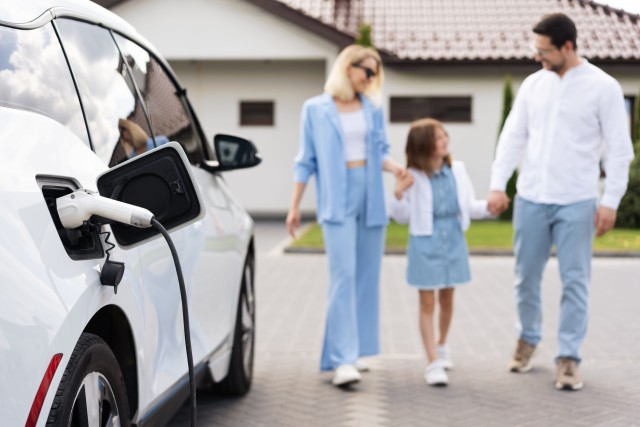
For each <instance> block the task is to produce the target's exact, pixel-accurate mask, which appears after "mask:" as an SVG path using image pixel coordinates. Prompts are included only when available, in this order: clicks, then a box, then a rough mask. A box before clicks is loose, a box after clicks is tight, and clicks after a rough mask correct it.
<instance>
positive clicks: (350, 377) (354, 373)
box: [331, 365, 362, 387]
mask: <svg viewBox="0 0 640 427" xmlns="http://www.w3.org/2000/svg"><path fill="white" fill-rule="evenodd" d="M361 379H362V376H360V372H358V370H357V369H356V367H355V366H354V365H340V366H338V369H336V370H335V373H334V375H333V379H332V380H331V383H332V384H333V385H335V386H338V387H343V386H347V385H349V384H354V383H357V382H359V381H360V380H361Z"/></svg>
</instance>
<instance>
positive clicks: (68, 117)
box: [0, 25, 89, 145]
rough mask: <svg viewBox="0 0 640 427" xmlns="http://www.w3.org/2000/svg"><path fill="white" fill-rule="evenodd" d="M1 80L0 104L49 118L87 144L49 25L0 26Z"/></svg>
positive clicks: (63, 59)
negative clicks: (25, 27) (30, 28)
mask: <svg viewBox="0 0 640 427" xmlns="http://www.w3.org/2000/svg"><path fill="white" fill-rule="evenodd" d="M0 82H1V83H0V105H4V106H8V107H12V108H17V109H21V110H28V111H33V112H35V113H38V114H42V115H44V116H47V117H50V118H52V119H53V120H55V121H57V122H59V123H61V124H62V125H64V126H65V127H67V128H68V129H69V130H71V132H73V133H74V134H76V135H77V136H78V137H79V138H80V139H81V140H82V141H83V142H84V143H85V144H87V145H89V136H88V134H87V127H86V126H85V123H84V119H83V117H82V110H81V108H80V102H79V101H78V97H77V95H76V90H75V88H74V86H73V80H72V78H71V73H70V72H69V68H68V67H67V62H66V60H65V58H64V53H63V52H62V48H61V47H60V43H58V38H57V37H56V34H55V32H54V30H53V27H52V26H51V25H46V26H44V27H41V28H38V29H35V30H15V29H11V28H5V27H0Z"/></svg>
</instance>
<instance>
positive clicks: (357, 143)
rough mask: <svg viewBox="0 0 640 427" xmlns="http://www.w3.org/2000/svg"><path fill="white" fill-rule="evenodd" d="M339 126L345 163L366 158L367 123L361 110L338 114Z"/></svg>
mask: <svg viewBox="0 0 640 427" xmlns="http://www.w3.org/2000/svg"><path fill="white" fill-rule="evenodd" d="M340 124H341V125H342V134H343V137H344V158H345V161H347V162H352V161H354V160H365V159H366V158H367V146H366V143H365V141H366V138H367V121H366V120H365V118H364V111H363V110H362V109H360V110H357V111H349V112H346V113H340Z"/></svg>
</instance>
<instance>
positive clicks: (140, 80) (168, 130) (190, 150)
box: [114, 34, 201, 163]
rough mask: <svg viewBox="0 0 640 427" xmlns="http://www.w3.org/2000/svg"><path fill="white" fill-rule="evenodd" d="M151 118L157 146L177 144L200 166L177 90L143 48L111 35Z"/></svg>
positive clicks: (195, 142)
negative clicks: (175, 142) (165, 143)
mask: <svg viewBox="0 0 640 427" xmlns="http://www.w3.org/2000/svg"><path fill="white" fill-rule="evenodd" d="M114 37H115V39H116V42H117V43H118V46H119V47H120V50H121V52H122V55H123V56H124V58H125V60H126V62H127V63H128V64H129V66H130V68H131V72H132V74H133V77H134V80H135V82H136V84H137V85H138V89H139V90H140V94H141V96H142V98H143V99H144V102H145V104H146V107H147V111H148V113H149V117H150V119H151V126H152V128H153V129H154V139H155V141H154V142H155V143H156V145H158V144H163V143H164V142H166V141H178V142H179V143H180V144H181V145H182V146H183V148H184V149H185V151H186V153H187V155H188V157H189V159H190V160H191V162H192V163H200V161H201V159H200V145H199V144H200V142H199V139H198V137H197V133H196V131H195V129H194V126H193V125H192V123H191V120H190V118H189V115H188V114H187V111H186V109H185V107H184V104H183V103H182V100H181V98H180V97H179V96H178V94H177V93H176V87H175V85H174V84H173V81H172V80H171V78H170V77H169V76H168V75H167V73H166V72H165V71H164V69H163V68H162V66H161V65H160V63H159V62H158V61H157V60H156V59H155V58H154V57H153V56H152V55H150V54H149V52H147V51H146V50H145V49H143V48H142V47H140V46H139V45H137V44H135V43H134V42H132V41H131V40H128V39H126V38H124V37H122V36H120V35H118V34H115V35H114Z"/></svg>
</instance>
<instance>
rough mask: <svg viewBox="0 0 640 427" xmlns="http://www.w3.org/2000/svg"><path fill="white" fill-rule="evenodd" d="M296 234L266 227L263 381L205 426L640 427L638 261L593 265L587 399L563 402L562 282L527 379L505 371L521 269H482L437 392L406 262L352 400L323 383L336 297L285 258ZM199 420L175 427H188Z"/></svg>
mask: <svg viewBox="0 0 640 427" xmlns="http://www.w3.org/2000/svg"><path fill="white" fill-rule="evenodd" d="M285 238H286V235H285V229H284V226H282V225H281V224H274V223H261V224H258V226H257V249H258V252H259V253H258V258H257V262H258V264H257V266H258V267H257V268H258V269H257V272H258V275H257V298H258V311H257V317H258V319H257V327H258V329H257V334H258V335H257V347H256V364H255V378H254V382H253V388H252V390H251V392H250V393H249V394H248V395H247V396H246V397H244V398H240V399H228V398H221V397H219V396H215V395H212V394H207V393H206V392H200V394H199V395H198V424H199V425H200V426H243V427H244V426H326V425H331V426H633V425H637V426H640V309H639V307H640V260H639V259H637V258H635V259H622V258H598V259H595V260H594V262H593V284H592V298H591V317H590V324H589V334H588V335H587V340H586V342H585V344H584V346H583V353H584V361H583V363H582V365H581V366H582V376H583V380H584V382H585V387H584V389H583V390H582V391H580V392H559V391H557V390H555V389H554V387H553V382H554V374H555V369H554V365H553V357H554V356H555V351H556V342H555V330H556V326H557V323H558V307H559V303H560V300H559V298H560V297H559V295H560V292H559V290H560V280H559V276H558V270H557V262H556V260H555V259H552V260H550V262H549V265H548V266H547V270H546V272H545V279H544V295H543V298H544V299H543V304H544V314H545V319H544V337H543V342H542V343H541V345H540V347H539V349H538V352H537V354H536V356H534V361H535V367H534V369H533V371H532V372H530V373H528V374H519V375H518V374H512V373H509V372H507V371H506V365H507V361H508V359H509V355H510V353H511V351H512V350H513V347H514V344H515V335H514V322H515V309H514V298H513V289H512V286H511V283H512V269H513V259H512V258H510V257H472V259H471V269H472V277H473V283H472V284H470V285H469V286H467V287H463V288H460V289H459V290H458V291H457V295H456V308H455V310H456V311H455V315H454V320H453V325H452V330H451V337H450V345H451V347H452V349H453V352H454V353H453V357H454V361H455V363H456V366H455V369H454V370H453V371H452V372H451V374H450V376H449V378H450V385H449V387H447V388H439V389H436V388H431V387H428V386H427V385H426V384H425V383H424V380H423V378H422V374H423V371H424V367H425V360H424V356H423V350H422V348H421V344H420V338H419V334H418V329H417V307H418V302H417V295H416V292H415V291H412V290H410V289H408V288H407V286H406V285H405V284H404V280H403V277H404V268H405V259H404V257H402V256H387V257H385V259H384V263H383V272H382V304H381V311H382V312H381V315H382V318H381V323H382V329H381V336H382V354H381V355H380V356H378V357H375V358H372V359H371V361H370V363H371V365H372V371H371V372H369V373H366V374H365V375H364V379H363V381H362V382H361V383H360V384H358V385H357V386H354V387H352V388H351V389H348V390H341V389H337V388H335V387H333V386H331V384H330V379H331V376H330V375H329V374H321V373H319V369H318V367H319V353H320V346H321V342H322V331H323V319H324V308H325V294H326V283H327V273H326V263H325V259H324V257H323V256H322V255H293V254H287V255H285V254H282V252H281V248H282V244H283V242H284V239H285ZM188 416H189V412H188V408H187V407H186V406H185V407H184V408H183V409H182V411H181V412H180V413H179V414H178V415H176V417H174V419H173V420H172V421H171V423H170V426H182V425H187V423H188V419H189V418H188Z"/></svg>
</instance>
